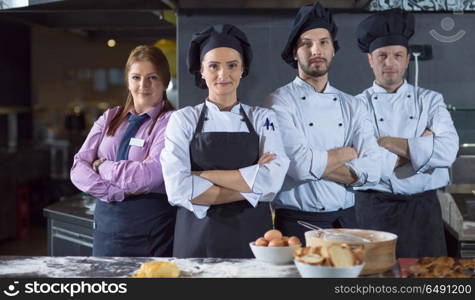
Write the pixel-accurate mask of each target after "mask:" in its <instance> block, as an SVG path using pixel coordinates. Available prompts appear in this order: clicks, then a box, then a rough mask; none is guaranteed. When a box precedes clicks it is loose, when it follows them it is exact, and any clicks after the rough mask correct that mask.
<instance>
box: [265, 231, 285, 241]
mask: <svg viewBox="0 0 475 300" xmlns="http://www.w3.org/2000/svg"><path fill="white" fill-rule="evenodd" d="M264 238H265V239H266V240H268V241H271V240H273V239H280V238H282V233H281V232H280V231H279V230H277V229H272V230H269V231H267V232H266V233H265V234H264Z"/></svg>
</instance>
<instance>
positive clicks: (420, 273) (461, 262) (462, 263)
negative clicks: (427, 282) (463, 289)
mask: <svg viewBox="0 0 475 300" xmlns="http://www.w3.org/2000/svg"><path fill="white" fill-rule="evenodd" d="M407 276H408V277H414V278H469V277H475V258H472V259H455V258H453V257H447V256H441V257H422V258H419V259H418V260H417V262H416V263H415V264H414V265H412V266H410V267H409V269H408V274H407Z"/></svg>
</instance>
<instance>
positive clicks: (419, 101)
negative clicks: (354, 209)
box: [356, 81, 459, 195]
mask: <svg viewBox="0 0 475 300" xmlns="http://www.w3.org/2000/svg"><path fill="white" fill-rule="evenodd" d="M356 97H357V98H358V99H360V100H361V101H362V102H363V103H364V104H365V105H366V107H367V109H368V111H369V112H370V114H371V122H372V126H373V129H374V132H375V136H376V137H378V138H379V137H384V136H392V137H399V138H406V139H408V144H409V156H410V163H408V164H405V165H403V166H401V167H399V168H396V169H395V165H396V161H397V155H396V154H393V153H391V152H390V151H388V150H386V149H385V148H382V147H380V151H381V156H382V160H381V166H382V169H381V181H380V182H379V184H378V185H376V186H363V187H361V189H373V190H378V191H382V192H390V193H394V194H405V195H412V194H416V193H421V192H424V191H428V190H433V189H437V188H440V187H443V186H446V185H447V184H448V183H449V172H448V168H449V167H450V166H451V165H452V163H453V162H454V161H455V158H456V156H457V151H458V149H459V138H458V135H457V131H456V130H455V127H454V124H453V121H452V118H451V116H450V113H449V112H448V111H447V108H446V105H445V103H444V98H443V96H442V95H441V94H440V93H437V92H434V91H431V90H428V89H424V88H420V87H418V88H417V90H416V88H415V87H414V86H413V85H411V84H408V83H407V82H406V81H404V83H403V85H402V86H401V87H399V89H398V90H397V91H396V92H395V93H388V92H387V91H386V90H385V89H384V88H382V87H381V86H379V85H378V84H376V83H375V82H374V83H373V86H372V87H370V88H368V89H366V90H365V91H363V92H362V93H361V94H359V95H357V96H356ZM426 128H427V129H430V130H431V131H432V132H433V133H434V134H433V135H430V136H425V137H421V135H422V133H423V132H424V130H425V129H426Z"/></svg>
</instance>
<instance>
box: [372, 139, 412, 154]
mask: <svg viewBox="0 0 475 300" xmlns="http://www.w3.org/2000/svg"><path fill="white" fill-rule="evenodd" d="M378 145H379V146H381V147H383V148H386V149H387V150H388V151H391V152H392V153H394V154H397V155H399V156H401V157H404V158H406V159H408V158H409V144H408V142H407V139H404V138H396V137H392V136H383V137H381V138H379V139H378Z"/></svg>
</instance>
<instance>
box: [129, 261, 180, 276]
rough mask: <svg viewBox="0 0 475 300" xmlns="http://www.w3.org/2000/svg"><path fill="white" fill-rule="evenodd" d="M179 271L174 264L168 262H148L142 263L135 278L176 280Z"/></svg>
mask: <svg viewBox="0 0 475 300" xmlns="http://www.w3.org/2000/svg"><path fill="white" fill-rule="evenodd" d="M179 276H180V270H179V269H178V267H177V265H176V264H175V263H174V262H169V261H150V262H147V263H143V264H142V265H141V266H140V269H139V270H138V272H137V273H135V274H134V275H133V277H135V278H178V277H179Z"/></svg>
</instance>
